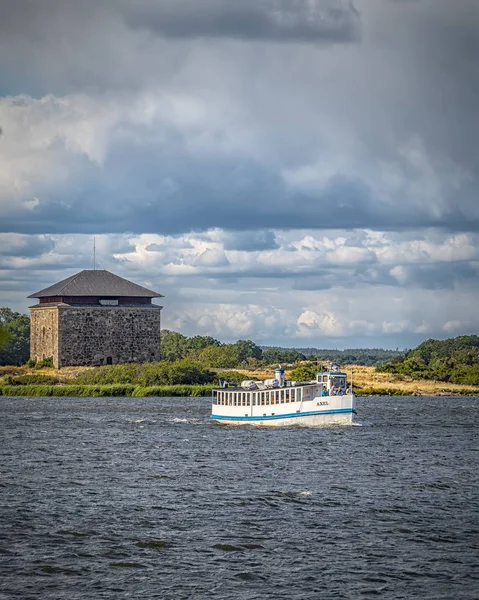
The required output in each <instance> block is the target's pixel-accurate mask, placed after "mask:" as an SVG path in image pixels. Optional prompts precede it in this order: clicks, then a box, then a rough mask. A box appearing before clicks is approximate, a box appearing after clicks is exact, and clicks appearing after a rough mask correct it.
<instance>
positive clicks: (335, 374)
mask: <svg viewBox="0 0 479 600" xmlns="http://www.w3.org/2000/svg"><path fill="white" fill-rule="evenodd" d="M221 385H222V387H220V388H216V389H214V390H213V397H212V409H211V419H213V421H216V422H217V423H222V424H225V425H263V426H266V425H269V426H288V425H302V426H306V427H319V426H325V425H350V424H351V423H352V422H353V416H354V415H355V414H356V408H355V401H356V396H355V394H354V392H353V388H352V381H351V382H349V383H348V381H347V375H346V373H343V372H341V371H340V370H339V367H337V366H336V365H333V366H331V367H330V370H329V371H321V372H320V373H317V375H316V379H315V380H314V381H308V382H300V381H288V380H286V379H285V377H284V369H283V368H282V367H281V366H279V367H278V368H277V369H276V370H275V377H274V379H266V380H265V381H251V380H246V381H243V382H242V383H241V386H236V387H229V386H228V384H227V383H226V382H222V384H221Z"/></svg>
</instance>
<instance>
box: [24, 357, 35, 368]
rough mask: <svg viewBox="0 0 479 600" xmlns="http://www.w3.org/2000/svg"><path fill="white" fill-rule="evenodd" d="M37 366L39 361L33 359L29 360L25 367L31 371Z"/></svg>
mask: <svg viewBox="0 0 479 600" xmlns="http://www.w3.org/2000/svg"><path fill="white" fill-rule="evenodd" d="M36 364H37V361H36V360H34V359H33V358H29V359H28V360H27V362H26V363H25V366H26V367H28V368H29V369H31V368H33V367H34V366H35V365H36Z"/></svg>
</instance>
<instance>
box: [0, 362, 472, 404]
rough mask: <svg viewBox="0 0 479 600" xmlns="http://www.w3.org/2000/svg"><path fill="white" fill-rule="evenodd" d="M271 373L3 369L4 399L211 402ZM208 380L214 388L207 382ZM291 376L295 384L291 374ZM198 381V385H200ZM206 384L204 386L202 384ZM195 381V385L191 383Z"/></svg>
mask: <svg viewBox="0 0 479 600" xmlns="http://www.w3.org/2000/svg"><path fill="white" fill-rule="evenodd" d="M342 370H343V371H345V372H346V373H347V374H348V379H349V378H350V377H351V370H352V372H353V383H354V391H355V392H356V394H357V395H358V396H464V395H470V396H479V386H471V385H465V384H452V383H445V382H441V381H437V382H435V381H431V380H415V379H412V378H411V377H409V376H407V375H401V374H394V373H381V372H378V371H376V369H375V368H374V367H362V366H357V365H354V366H352V367H351V366H343V367H342ZM273 374H274V367H271V369H264V368H262V369H234V370H232V369H229V370H224V369H214V370H213V371H211V372H210V373H209V374H208V373H207V372H206V371H203V370H201V369H200V370H198V369H193V370H192V369H191V365H188V364H186V363H185V364H183V363H182V364H180V365H177V366H176V369H175V368H174V367H172V366H171V365H166V367H165V366H164V365H159V366H158V365H154V364H147V365H144V366H142V367H139V366H138V365H117V366H113V367H102V368H100V369H95V368H91V367H76V368H72V367H67V368H63V369H53V368H45V369H42V370H41V372H39V371H38V370H34V369H29V368H28V367H0V395H3V396H92V397H100V396H133V397H144V396H209V395H210V394H211V389H212V388H213V387H215V386H217V385H218V380H219V379H226V380H228V381H237V382H240V381H241V380H242V379H269V378H270V377H272V376H273ZM206 376H207V377H208V378H209V382H205V381H204V379H205V378H206ZM286 376H287V377H288V378H292V376H291V370H288V369H286ZM198 379H199V380H198ZM201 379H203V381H202V380H201ZM192 381H193V382H194V381H196V383H191V382H192Z"/></svg>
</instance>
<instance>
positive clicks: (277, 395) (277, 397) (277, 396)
mask: <svg viewBox="0 0 479 600" xmlns="http://www.w3.org/2000/svg"><path fill="white" fill-rule="evenodd" d="M276 404H279V390H278V391H277V392H276Z"/></svg>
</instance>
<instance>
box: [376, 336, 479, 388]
mask: <svg viewBox="0 0 479 600" xmlns="http://www.w3.org/2000/svg"><path fill="white" fill-rule="evenodd" d="M377 371H379V372H383V373H394V374H399V375H408V376H409V377H412V378H413V379H433V380H436V381H447V382H450V383H463V384H467V385H479V336H477V335H461V336H458V337H456V338H449V339H447V340H434V339H429V340H426V341H425V342H422V344H419V346H417V348H414V349H413V350H409V351H408V352H407V353H406V354H405V355H404V356H401V357H398V358H396V359H395V360H393V361H391V362H389V363H387V364H385V365H383V366H380V367H377Z"/></svg>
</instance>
